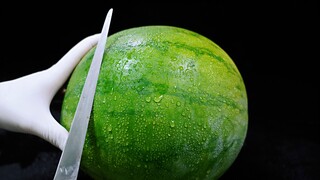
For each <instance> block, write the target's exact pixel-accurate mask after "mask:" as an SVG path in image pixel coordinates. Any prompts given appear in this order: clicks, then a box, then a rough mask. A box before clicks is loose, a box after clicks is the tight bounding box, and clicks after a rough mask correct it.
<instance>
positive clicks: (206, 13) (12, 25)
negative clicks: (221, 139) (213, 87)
mask: <svg viewBox="0 0 320 180" xmlns="http://www.w3.org/2000/svg"><path fill="white" fill-rule="evenodd" d="M235 2H237V1H235ZM181 3H182V4H181ZM181 3H180V4H179V3H177V4H173V3H172V2H171V3H164V2H163V3H149V4H145V3H138V2H135V3H134V4H135V6H133V5H131V4H127V3H124V2H123V3H122V4H121V5H120V6H116V5H113V4H111V3H108V2H105V3H103V4H101V3H100V4H99V3H93V2H86V3H78V4H73V6H67V5H66V4H50V3H42V4H41V3H40V4H18V3H17V4H8V5H1V6H0V10H1V15H0V30H1V33H0V36H1V37H0V38H1V48H0V81H7V80H11V79H15V78H18V77H21V76H24V75H27V74H30V73H33V72H36V71H40V70H44V69H46V68H48V67H50V66H52V65H53V64H54V63H56V62H57V61H58V60H59V59H60V58H61V57H62V56H63V55H64V54H65V53H67V51H68V50H69V49H70V48H72V47H73V46H74V45H75V44H76V43H77V42H79V41H80V40H82V39H83V38H85V37H87V36H89V35H92V34H95V33H99V32H100V31H101V28H102V24H103V21H104V18H105V15H106V13H107V11H108V10H109V9H110V8H111V7H112V8H113V9H114V12H113V18H112V21H111V28H110V31H109V34H113V33H116V32H118V31H121V30H124V29H127V28H131V27H137V26H144V25H172V26H177V27H182V28H186V29H189V30H192V31H195V32H198V33H199V34H202V35H204V36H206V37H208V38H209V39H211V40H212V41H214V42H216V43H217V44H218V45H219V46H220V47H222V48H223V49H224V50H225V51H226V52H227V53H228V54H229V55H230V57H231V58H232V59H233V60H234V62H235V64H236V65H237V66H238V69H239V71H240V72H241V74H242V76H243V79H244V82H245V84H246V88H247V93H248V101H249V127H248V133H247V138H246V141H245V144H244V146H243V148H242V150H241V152H240V154H239V156H238V158H237V159H236V161H235V162H234V164H233V165H232V166H231V167H230V168H229V169H228V171H227V172H226V173H225V174H224V175H223V176H222V177H221V179H223V180H229V179H304V180H311V179H312V180H313V179H320V175H319V174H320V155H319V154H320V138H319V137H320V136H319V134H320V133H319V132H320V121H319V87H318V85H319V80H318V78H316V76H318V75H317V74H319V73H318V72H319V71H318V69H319V68H318V67H319V66H318V65H316V64H317V61H319V56H318V55H317V53H318V51H319V36H318V35H319V32H320V31H319V28H318V25H319V22H320V21H319V18H318V17H319V6H318V3H317V2H313V1H287V2H284V1H281V3H280V1H278V2H274V3H273V2H272V3H271V2H270V1H267V2H261V1H258V2H255V1H254V2H250V3H244V2H237V3H234V2H233V3H231V2H227V1H210V2H200V1H199V2H193V3H192V4H191V3H187V2H183V1H182V2H181ZM188 4H189V5H191V6H187V5H188ZM75 6H76V7H75ZM62 98H63V94H62V93H60V92H59V93H58V94H57V95H56V97H55V98H54V100H53V102H52V105H51V110H52V113H53V115H54V116H55V117H56V118H57V120H59V116H60V114H59V113H60V108H61V101H62ZM60 153H61V152H60V150H58V149H57V148H55V147H53V146H52V145H51V144H49V143H47V142H45V141H44V140H42V139H40V138H38V137H35V136H32V135H26V134H19V133H13V132H9V131H5V130H0V179H52V178H53V175H54V172H55V168H56V166H57V163H58V160H59V157H60ZM79 179H89V177H88V176H87V175H86V174H85V173H84V172H82V171H81V172H80V174H79Z"/></svg>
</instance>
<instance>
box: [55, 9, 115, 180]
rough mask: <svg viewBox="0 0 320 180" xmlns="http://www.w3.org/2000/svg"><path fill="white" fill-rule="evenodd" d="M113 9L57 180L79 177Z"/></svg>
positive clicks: (105, 25)
mask: <svg viewBox="0 0 320 180" xmlns="http://www.w3.org/2000/svg"><path fill="white" fill-rule="evenodd" d="M112 11H113V10H112V9H110V10H109V11H108V14H107V17H106V19H105V22H104V25H103V28H102V32H101V37H100V39H99V42H98V44H97V48H96V50H95V53H94V56H93V59H92V62H91V66H90V69H89V72H88V75H87V78H86V81H85V84H84V87H83V89H82V93H81V96H80V100H79V103H78V106H77V109H76V112H75V115H74V118H73V121H72V125H71V129H70V131H69V136H68V139H67V142H66V145H65V148H64V150H63V151H62V155H61V157H60V161H59V164H58V167H57V170H56V173H55V176H54V179H55V180H68V179H70V180H75V179H77V177H78V171H79V166H80V161H81V155H82V150H83V145H84V142H85V137H86V133H87V127H88V123H89V119H90V114H91V110H92V105H93V99H94V94H95V91H96V85H97V81H98V77H99V72H100V66H101V62H102V58H103V54H104V49H105V44H106V42H107V36H108V32H109V27H110V22H111V16H112Z"/></svg>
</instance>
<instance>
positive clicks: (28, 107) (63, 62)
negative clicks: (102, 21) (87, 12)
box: [0, 34, 100, 150]
mask: <svg viewBox="0 0 320 180" xmlns="http://www.w3.org/2000/svg"><path fill="white" fill-rule="evenodd" d="M99 36H100V35H99V34H96V35H92V36H88V37H87V38H85V39H83V40H82V41H80V42H79V43H78V44H77V45H75V46H74V47H73V48H72V49H71V50H70V51H69V52H68V53H67V54H66V55H64V56H63V57H62V58H61V59H60V60H59V61H58V62H57V63H56V64H55V65H53V66H52V67H50V68H49V69H46V70H44V71H40V72H36V73H33V74H30V75H27V76H24V77H21V78H18V79H15V80H11V81H6V82H1V83H0V128H3V129H6V130H9V131H14V132H21V133H28V134H33V135H36V136H38V137H40V138H43V139H44V140H46V141H48V142H50V143H51V144H53V145H54V146H56V147H58V148H60V149H61V150H63V148H64V146H65V142H66V140H67V137H68V131H67V130H66V129H65V128H63V127H62V126H61V125H60V124H59V123H58V122H57V121H56V120H55V119H54V117H53V116H52V114H51V112H50V103H51V101H52V98H53V97H54V96H55V94H56V92H57V91H58V90H59V89H60V88H61V87H62V85H63V84H64V83H65V82H66V80H67V79H68V77H69V76H70V74H71V72H72V71H73V69H74V68H75V66H76V65H77V64H78V63H79V61H80V60H81V58H82V57H83V56H84V55H85V53H87V52H88V51H89V50H90V49H91V48H92V47H93V46H95V45H96V44H97V42H98V38H99Z"/></svg>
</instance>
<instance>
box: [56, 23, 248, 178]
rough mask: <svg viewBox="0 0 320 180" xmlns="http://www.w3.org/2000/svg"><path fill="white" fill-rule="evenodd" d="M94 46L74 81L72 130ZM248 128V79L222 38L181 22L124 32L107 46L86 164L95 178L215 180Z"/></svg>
mask: <svg viewBox="0 0 320 180" xmlns="http://www.w3.org/2000/svg"><path fill="white" fill-rule="evenodd" d="M94 50H95V47H94V48H93V49H91V50H90V52H88V53H87V54H86V55H85V56H84V57H83V59H82V60H81V62H80V63H79V64H78V66H77V67H76V68H75V70H74V72H73V73H72V75H71V77H70V80H69V82H68V85H67V90H66V94H65V97H64V100H63V105H62V113H61V123H62V125H63V126H64V127H66V128H67V129H69V128H70V125H71V122H72V119H73V116H74V113H75V110H76V107H77V103H78V101H79V97H80V94H81V91H82V88H83V85H84V82H85V79H86V75H87V73H88V70H89V66H90V63H91V60H92V58H93V54H94ZM247 125H248V108H247V95H246V89H245V85H244V82H243V79H242V77H241V74H240V72H239V70H238V69H237V67H236V65H235V63H234V62H233V61H232V59H231V58H230V57H229V56H228V54H227V53H226V52H225V51H224V50H223V49H222V48H220V47H219V46H218V45H217V44H216V43H214V42H213V41H211V40H210V39H208V38H206V37H204V36H202V35H200V34H198V33H196V32H193V31H190V30H187V29H184V28H180V27H172V26H142V27H134V28H130V29H126V30H123V31H120V32H117V33H115V34H113V35H111V36H110V37H109V38H108V42H107V43H106V46H105V54H104V58H103V62H102V67H101V72H100V75H99V80H98V84H97V90H96V93H95V99H94V104H93V110H92V112H91V118H90V122H89V126H88V131H87V135H86V141H85V146H84V151H83V155H82V160H81V169H82V170H83V171H84V172H86V173H88V174H89V175H90V176H91V177H92V178H94V179H125V180H127V179H166V180H167V179H217V178H219V177H220V176H221V175H222V174H223V173H224V172H225V171H226V170H227V169H228V168H229V167H230V166H231V165H232V163H233V162H234V161H235V159H236V157H237V156H238V154H239V152H240V150H241V148H242V146H243V143H244V140H245V137H246V132H247Z"/></svg>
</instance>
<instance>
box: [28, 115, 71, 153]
mask: <svg viewBox="0 0 320 180" xmlns="http://www.w3.org/2000/svg"><path fill="white" fill-rule="evenodd" d="M44 118H45V119H42V120H41V121H42V122H44V123H41V124H40V123H39V125H37V126H36V127H34V128H35V129H34V130H33V131H32V132H33V133H34V134H35V135H36V136H38V137H40V138H42V139H44V140H46V141H48V142H49V143H51V144H52V145H54V146H56V147H58V148H59V149H61V150H63V149H64V146H65V143H66V141H67V138H68V135H69V133H68V131H67V130H66V129H65V128H64V127H63V126H61V125H60V124H59V123H58V122H57V121H56V120H55V119H54V117H52V116H51V115H49V114H48V115H47V116H46V117H44Z"/></svg>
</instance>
